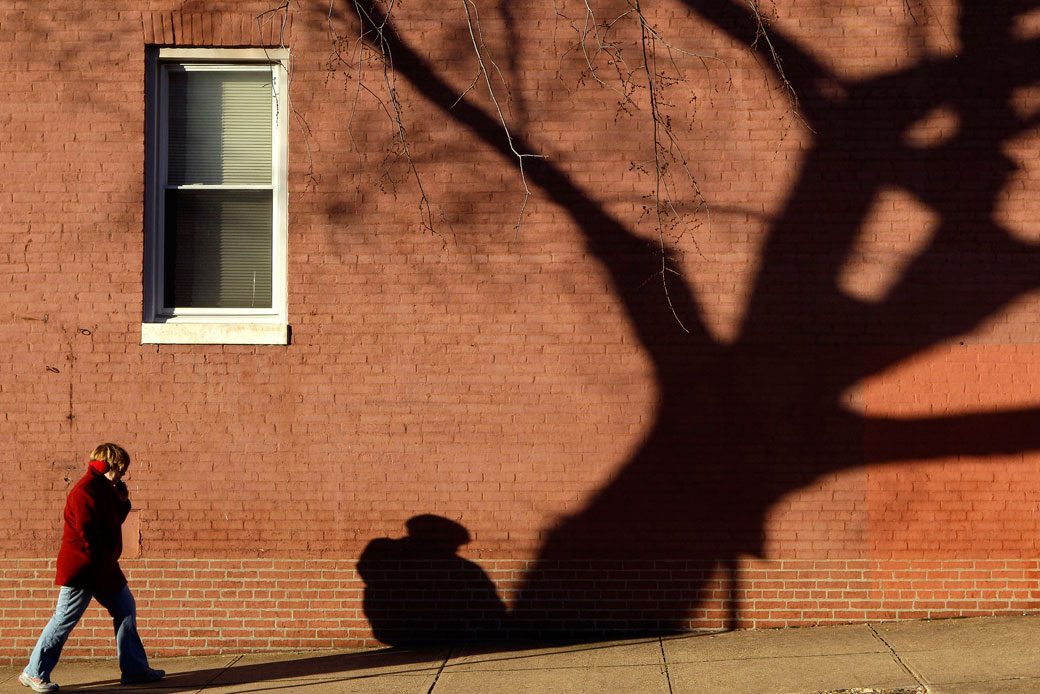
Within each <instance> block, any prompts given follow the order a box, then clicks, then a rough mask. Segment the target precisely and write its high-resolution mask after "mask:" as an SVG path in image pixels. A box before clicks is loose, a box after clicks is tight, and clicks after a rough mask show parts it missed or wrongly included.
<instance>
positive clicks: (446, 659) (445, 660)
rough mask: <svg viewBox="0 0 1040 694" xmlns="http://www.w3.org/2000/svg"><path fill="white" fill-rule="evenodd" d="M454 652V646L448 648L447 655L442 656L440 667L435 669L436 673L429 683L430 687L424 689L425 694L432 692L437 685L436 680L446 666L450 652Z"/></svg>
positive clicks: (431, 693)
mask: <svg viewBox="0 0 1040 694" xmlns="http://www.w3.org/2000/svg"><path fill="white" fill-rule="evenodd" d="M454 652H455V646H452V647H451V648H449V649H448V655H446V656H444V662H443V663H441V666H440V668H438V669H437V674H436V675H434V676H433V682H432V683H431V684H430V688H429V689H427V690H426V694H433V690H434V688H435V687H436V686H437V681H438V680H440V678H441V673H442V672H444V668H446V667H448V661H449V660H451V654H452V653H454Z"/></svg>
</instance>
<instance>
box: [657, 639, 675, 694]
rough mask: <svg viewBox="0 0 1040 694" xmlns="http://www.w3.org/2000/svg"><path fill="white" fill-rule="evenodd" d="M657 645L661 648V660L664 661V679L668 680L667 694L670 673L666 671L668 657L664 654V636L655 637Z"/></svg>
mask: <svg viewBox="0 0 1040 694" xmlns="http://www.w3.org/2000/svg"><path fill="white" fill-rule="evenodd" d="M657 645H658V646H660V648H661V662H662V663H664V679H665V681H667V682H668V694H673V692H672V673H670V672H669V671H668V657H667V656H666V655H665V654H664V637H663V636H658V637H657Z"/></svg>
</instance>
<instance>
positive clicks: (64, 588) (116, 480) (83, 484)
mask: <svg viewBox="0 0 1040 694" xmlns="http://www.w3.org/2000/svg"><path fill="white" fill-rule="evenodd" d="M129 467H130V455H129V454H128V453H127V452H126V450H124V449H123V448H122V447H120V446H117V445H116V444H114V443H103V444H101V445H100V446H98V447H97V448H95V449H94V452H93V453H91V454H90V465H89V466H88V468H87V473H86V474H85V475H83V477H82V479H80V481H79V482H77V483H76V486H75V487H73V488H72V491H70V492H69V496H68V499H67V500H66V502H65V532H64V535H63V536H62V540H61V549H59V550H58V562H57V564H58V571H57V576H56V577H55V579H54V583H55V585H58V586H61V589H60V590H59V592H58V606H57V608H56V609H55V610H54V616H53V617H51V620H50V622H48V623H47V626H46V627H44V629H43V633H42V634H40V638H39V640H38V641H37V643H36V648H34V649H33V652H32V656H31V657H30V658H29V664H28V665H27V666H26V668H25V670H24V671H22V674H21V675H19V677H18V681H19V682H21V683H22V684H24V685H25V686H26V687H30V688H31V689H32V690H33V691H36V692H54V691H57V689H58V685H56V684H55V683H53V682H51V679H50V676H51V671H52V670H53V669H54V666H56V665H57V664H58V659H59V658H60V657H61V649H62V648H63V647H64V646H65V641H66V640H67V639H68V637H69V634H70V633H71V632H72V629H73V627H75V626H76V624H77V623H78V622H79V620H80V618H81V617H82V616H83V613H84V612H86V610H87V606H88V605H90V601H91V599H92V598H93V599H94V600H97V601H98V602H99V603H101V605H102V606H103V607H104V608H105V609H106V610H108V612H109V614H111V615H112V624H113V626H114V628H115V632H116V651H117V653H118V654H119V669H120V671H121V672H122V677H121V680H122V682H123V684H138V683H143V682H155V681H157V680H160V679H162V678H163V676H164V675H165V674H166V673H165V672H163V671H162V670H153V669H152V668H150V667H149V666H148V657H147V656H146V655H145V652H144V646H143V645H142V644H141V638H140V637H139V636H138V635H137V606H136V605H135V603H134V596H133V595H131V594H130V588H129V587H128V586H127V584H126V577H125V576H124V575H123V572H122V570H121V569H120V568H119V555H120V554H121V553H122V551H123V538H122V534H121V532H120V526H121V525H122V524H123V521H124V520H125V519H126V516H127V514H128V513H129V512H130V496H129V493H128V492H127V489H126V485H125V484H124V483H123V482H122V477H123V475H125V474H126V471H127V469H128V468H129Z"/></svg>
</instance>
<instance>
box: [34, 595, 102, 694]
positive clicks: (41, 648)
mask: <svg viewBox="0 0 1040 694" xmlns="http://www.w3.org/2000/svg"><path fill="white" fill-rule="evenodd" d="M90 597H91V595H90V593H89V592H88V591H86V590H83V589H82V588H71V587H69V586H62V587H61V590H60V591H58V606H57V607H56V608H55V609H54V616H53V617H51V621H49V622H47V626H45V627H44V628H43V633H42V634H40V638H39V640H37V642H36V648H34V649H33V652H32V655H31V656H30V657H29V665H28V666H27V667H26V668H25V674H26V675H28V676H29V677H36V678H39V679H41V680H43V681H45V682H46V681H49V680H50V677H51V670H53V669H54V666H55V665H57V664H58V659H59V658H61V649H62V648H64V646H65V641H67V640H68V638H69V634H70V633H72V628H73V627H75V626H76V624H78V623H79V620H80V618H81V617H82V616H83V613H84V612H86V611H87V606H88V605H90Z"/></svg>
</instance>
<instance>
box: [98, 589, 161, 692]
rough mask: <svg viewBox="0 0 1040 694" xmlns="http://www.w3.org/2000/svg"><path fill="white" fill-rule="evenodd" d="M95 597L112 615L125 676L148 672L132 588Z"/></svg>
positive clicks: (121, 667)
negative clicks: (139, 634) (138, 631)
mask: <svg viewBox="0 0 1040 694" xmlns="http://www.w3.org/2000/svg"><path fill="white" fill-rule="evenodd" d="M94 597H95V598H96V599H97V601H98V602H100V603H101V604H102V605H103V606H104V608H105V609H106V610H108V613H109V614H110V615H112V628H113V629H114V630H115V632H116V652H117V653H118V655H119V669H120V671H122V673H123V674H124V675H134V674H136V673H139V672H144V671H146V670H148V669H149V668H148V656H147V655H145V652H144V645H142V644H141V637H140V636H138V634H137V604H136V603H135V602H134V596H133V594H132V593H131V592H130V587H129V586H123V588H122V590H119V591H116V592H114V593H97V594H96V595H95V596H94Z"/></svg>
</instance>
